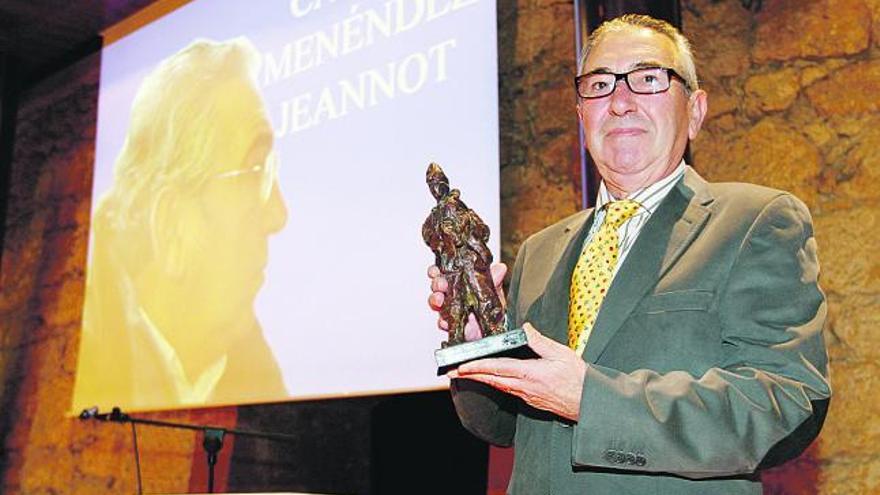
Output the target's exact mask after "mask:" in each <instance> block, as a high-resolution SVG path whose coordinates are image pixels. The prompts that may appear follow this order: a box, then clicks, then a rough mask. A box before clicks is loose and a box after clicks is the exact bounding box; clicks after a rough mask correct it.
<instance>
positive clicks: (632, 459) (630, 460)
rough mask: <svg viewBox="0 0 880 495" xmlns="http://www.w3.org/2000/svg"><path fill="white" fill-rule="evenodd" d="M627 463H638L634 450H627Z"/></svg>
mask: <svg viewBox="0 0 880 495" xmlns="http://www.w3.org/2000/svg"><path fill="white" fill-rule="evenodd" d="M626 463H627V464H629V465H630V466H632V465H634V464H635V463H636V455H635V454H633V453H632V452H627V453H626Z"/></svg>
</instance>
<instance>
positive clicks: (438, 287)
mask: <svg viewBox="0 0 880 495" xmlns="http://www.w3.org/2000/svg"><path fill="white" fill-rule="evenodd" d="M489 270H490V271H491V272H492V283H494V284H495V291H496V292H498V297H499V298H500V299H501V304H505V301H504V289H502V288H501V283H502V282H503V281H504V276H505V275H506V274H507V265H505V264H504V263H496V264H494V265H492V266H491V267H490V268H489ZM428 278H430V279H431V295H430V296H428V306H430V307H431V309H433V310H434V311H438V312H439V311H440V308H441V307H443V300H444V298H445V296H446V291H448V290H449V283H448V282H447V281H446V277H444V276H443V275H442V274H441V273H440V269H439V268H437V266H436V265H431V266H429V267H428ZM437 326H438V327H439V328H440V330H443V331H444V332H446V331H448V330H449V323H448V322H447V321H446V320H444V319H443V317H442V316H441V317H438V319H437ZM481 335H482V333H481V332H480V325H479V324H478V323H477V319H476V318H475V317H474V314H473V313H471V314H469V315H468V322H467V324H466V325H465V327H464V338H465V340H468V341H470V340H476V339H478V338H480V336H481Z"/></svg>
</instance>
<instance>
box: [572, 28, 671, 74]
mask: <svg viewBox="0 0 880 495" xmlns="http://www.w3.org/2000/svg"><path fill="white" fill-rule="evenodd" d="M644 65H659V66H663V67H671V68H675V69H678V60H677V58H676V47H675V43H674V42H673V41H672V40H671V39H669V38H668V37H667V36H664V35H662V34H660V33H658V32H656V31H653V30H651V29H647V28H642V27H626V28H624V29H621V30H618V31H612V32H609V33H607V34H605V35H604V36H602V37H601V38H600V39H599V42H598V43H596V46H594V47H593V49H592V51H591V52H590V54H589V56H588V57H587V60H586V63H585V64H584V67H583V68H582V69H581V72H582V73H586V72H592V71H595V70H608V71H611V72H617V73H622V72H627V71H629V70H632V69H634V68H636V67H638V66H644Z"/></svg>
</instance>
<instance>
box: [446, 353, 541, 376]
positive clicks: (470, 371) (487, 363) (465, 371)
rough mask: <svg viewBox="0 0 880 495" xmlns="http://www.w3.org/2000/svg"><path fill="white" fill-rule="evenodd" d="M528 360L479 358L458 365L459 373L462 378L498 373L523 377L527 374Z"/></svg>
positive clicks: (499, 374) (498, 374)
mask: <svg viewBox="0 0 880 495" xmlns="http://www.w3.org/2000/svg"><path fill="white" fill-rule="evenodd" d="M526 366H527V362H526V361H523V360H521V359H513V358H487V359H478V360H476V361H471V362H469V363H465V364H463V365H461V366H459V367H458V374H459V376H461V377H462V378H470V375H475V374H480V375H484V374H485V375H497V376H506V377H510V378H517V379H521V378H523V377H524V376H525V374H526Z"/></svg>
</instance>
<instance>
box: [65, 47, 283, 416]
mask: <svg viewBox="0 0 880 495" xmlns="http://www.w3.org/2000/svg"><path fill="white" fill-rule="evenodd" d="M257 65H258V55H257V53H256V51H255V49H254V48H253V46H252V45H251V44H250V42H248V41H246V40H244V39H242V38H239V39H236V40H232V41H227V42H221V43H218V42H211V41H196V42H193V43H192V44H190V45H189V46H187V47H186V48H184V49H183V50H181V51H179V52H178V53H176V54H174V55H172V56H171V57H169V58H167V59H166V60H164V61H163V62H162V63H161V64H159V66H158V67H157V68H156V69H155V70H154V71H153V72H152V73H150V74H149V75H148V76H147V77H146V78H145V80H144V82H143V84H142V86H141V87H140V89H139V90H138V92H137V95H136V97H135V99H134V102H133V105H132V111H131V122H130V125H129V127H128V133H127V136H126V139H125V143H124V145H123V148H122V151H121V152H120V154H119V156H118V157H117V159H116V163H115V169H114V179H113V184H112V186H111V187H110V189H109V190H108V191H107V193H106V194H105V195H104V196H103V197H101V198H100V201H99V202H98V203H97V207H96V209H95V211H94V214H93V219H92V226H91V233H92V238H91V247H90V259H89V265H88V269H87V271H88V273H87V282H86V298H85V311H84V314H83V331H82V339H81V344H80V355H79V366H78V368H77V380H76V389H75V393H74V410H75V411H76V410H79V409H80V408H84V407H90V406H92V405H98V406H100V407H101V408H105V407H111V406H120V407H122V408H123V409H128V408H130V409H162V408H168V407H174V406H178V405H205V404H232V403H238V402H260V401H268V400H278V399H279V398H283V397H285V396H286V390H285V387H284V383H283V381H282V378H281V373H280V371H279V367H278V365H277V363H276V360H275V357H274V356H273V354H272V351H271V349H270V348H269V346H268V345H267V343H266V341H265V339H264V337H263V333H262V330H261V328H260V324H259V322H258V321H257V318H256V315H255V313H254V309H253V304H254V298H255V297H256V295H257V293H258V291H259V290H260V287H261V286H262V284H263V280H264V268H265V267H266V263H267V257H268V237H269V236H270V235H271V234H272V233H274V232H277V231H278V230H280V229H281V228H282V227H283V226H284V224H285V223H286V221H287V210H286V206H285V204H284V200H283V198H282V196H281V191H280V189H279V187H278V183H277V159H276V156H275V153H274V152H273V134H272V129H271V127H270V124H269V121H268V119H267V117H266V111H265V108H264V104H263V101H262V99H261V97H260V95H259V94H258V92H257V89H256V85H255V82H254V81H255V75H256V72H257V68H258V67H257Z"/></svg>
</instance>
